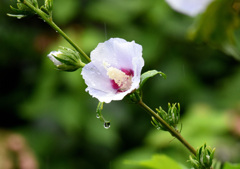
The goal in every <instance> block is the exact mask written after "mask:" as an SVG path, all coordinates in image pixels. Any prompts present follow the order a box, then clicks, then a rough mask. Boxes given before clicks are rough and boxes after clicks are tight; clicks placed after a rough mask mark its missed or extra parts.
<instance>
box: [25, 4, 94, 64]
mask: <svg viewBox="0 0 240 169" xmlns="http://www.w3.org/2000/svg"><path fill="white" fill-rule="evenodd" d="M23 3H24V4H25V5H26V6H28V7H29V8H30V9H32V10H33V11H34V12H36V14H38V15H39V16H40V17H41V18H42V19H43V20H44V21H45V22H47V23H48V24H49V25H50V26H51V27H52V28H53V29H54V30H55V31H56V32H58V33H59V34H60V35H61V36H62V37H63V38H64V39H65V40H66V41H68V43H70V44H71V45H72V46H73V47H74V48H75V49H76V50H77V51H78V52H79V53H80V54H81V55H82V56H83V57H84V58H85V59H86V60H87V61H88V62H90V61H91V59H90V58H89V57H88V55H86V53H85V52H84V51H83V50H82V49H81V48H80V47H78V46H77V45H76V44H75V43H74V42H73V41H72V40H71V39H70V38H69V37H68V36H67V35H66V34H65V33H64V32H63V31H62V30H61V29H60V28H59V27H58V26H57V25H56V24H55V23H54V22H53V20H52V17H49V16H48V15H47V14H45V13H44V12H43V11H41V10H40V9H38V8H35V7H34V6H33V5H32V4H31V3H29V2H28V1H27V0H23Z"/></svg>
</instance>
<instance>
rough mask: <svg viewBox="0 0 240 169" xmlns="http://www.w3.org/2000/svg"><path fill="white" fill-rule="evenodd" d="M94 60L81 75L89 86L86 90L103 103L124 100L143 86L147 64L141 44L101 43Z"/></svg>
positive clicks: (124, 41)
mask: <svg viewBox="0 0 240 169" xmlns="http://www.w3.org/2000/svg"><path fill="white" fill-rule="evenodd" d="M90 57H91V62H90V63H88V64H87V65H85V66H84V67H83V69H82V73H81V74H82V76H83V79H84V80H85V83H86V84H87V86H88V87H87V89H86V91H88V92H89V94H90V95H91V96H93V97H95V98H97V99H98V100H99V101H100V102H105V103H110V102H111V101H112V100H122V99H123V98H124V96H126V95H127V94H129V93H131V92H132V91H133V90H134V89H137V88H138V87H139V83H140V76H141V70H142V67H143V65H144V60H143V58H142V46H141V45H139V44H136V43H135V42H134V41H132V42H127V41H126V40H124V39H120V38H111V39H109V40H108V41H106V42H104V43H99V44H98V46H97V47H96V48H95V49H94V50H93V51H92V52H91V54H90Z"/></svg>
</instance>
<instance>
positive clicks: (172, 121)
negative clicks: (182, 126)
mask: <svg viewBox="0 0 240 169" xmlns="http://www.w3.org/2000/svg"><path fill="white" fill-rule="evenodd" d="M156 111H157V114H158V115H159V116H160V117H161V118H162V119H163V120H164V121H165V122H166V123H168V124H169V125H170V126H171V127H173V128H174V129H175V130H176V131H178V129H177V125H178V123H179V121H180V104H179V103H178V104H176V103H175V104H172V105H171V104H170V103H169V104H168V112H166V111H164V110H163V109H162V107H159V109H156ZM152 124H153V125H154V126H155V127H156V128H157V129H161V130H167V129H166V128H164V127H163V126H162V125H161V123H159V122H157V120H156V119H154V118H153V119H152Z"/></svg>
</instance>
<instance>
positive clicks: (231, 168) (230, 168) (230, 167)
mask: <svg viewBox="0 0 240 169" xmlns="http://www.w3.org/2000/svg"><path fill="white" fill-rule="evenodd" d="M223 169H240V164H230V163H228V162H227V163H225V164H224V167H223Z"/></svg>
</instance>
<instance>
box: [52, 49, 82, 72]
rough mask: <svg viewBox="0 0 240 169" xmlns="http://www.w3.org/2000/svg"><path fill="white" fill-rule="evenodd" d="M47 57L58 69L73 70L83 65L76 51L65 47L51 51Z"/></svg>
mask: <svg viewBox="0 0 240 169" xmlns="http://www.w3.org/2000/svg"><path fill="white" fill-rule="evenodd" d="M48 57H49V59H50V60H51V61H52V62H53V63H54V65H55V66H56V67H57V68H58V69H59V70H63V71H75V70H77V69H79V68H81V67H84V66H85V64H84V63H83V62H82V61H81V59H80V55H79V53H78V52H77V51H74V50H72V49H69V48H65V47H62V49H59V50H58V51H52V52H51V53H50V54H48Z"/></svg>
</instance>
